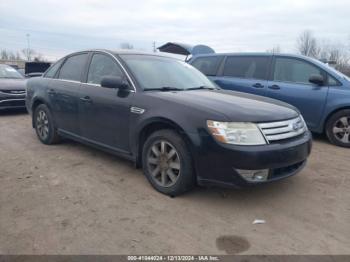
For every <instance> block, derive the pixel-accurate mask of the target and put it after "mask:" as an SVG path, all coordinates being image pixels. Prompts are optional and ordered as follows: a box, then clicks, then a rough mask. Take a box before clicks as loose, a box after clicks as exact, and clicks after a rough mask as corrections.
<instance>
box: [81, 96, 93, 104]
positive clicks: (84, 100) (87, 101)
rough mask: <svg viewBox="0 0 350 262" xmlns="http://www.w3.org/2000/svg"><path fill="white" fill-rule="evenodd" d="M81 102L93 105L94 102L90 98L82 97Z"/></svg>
mask: <svg viewBox="0 0 350 262" xmlns="http://www.w3.org/2000/svg"><path fill="white" fill-rule="evenodd" d="M80 100H81V101H83V102H84V103H92V100H91V98H90V97H89V96H85V97H81V98H80Z"/></svg>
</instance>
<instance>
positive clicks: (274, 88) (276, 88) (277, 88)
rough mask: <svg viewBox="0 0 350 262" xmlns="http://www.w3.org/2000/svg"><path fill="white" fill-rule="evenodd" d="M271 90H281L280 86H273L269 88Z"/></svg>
mask: <svg viewBox="0 0 350 262" xmlns="http://www.w3.org/2000/svg"><path fill="white" fill-rule="evenodd" d="M269 88H270V89H273V90H279V89H281V88H280V86H279V85H272V86H269Z"/></svg>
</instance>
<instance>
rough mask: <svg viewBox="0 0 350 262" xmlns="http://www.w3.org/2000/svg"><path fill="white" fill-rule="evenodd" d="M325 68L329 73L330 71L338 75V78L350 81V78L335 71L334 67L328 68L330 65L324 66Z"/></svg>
mask: <svg viewBox="0 0 350 262" xmlns="http://www.w3.org/2000/svg"><path fill="white" fill-rule="evenodd" d="M326 66H327V68H328V69H329V70H330V71H332V72H333V73H335V74H337V75H339V76H340V77H342V78H344V79H345V80H348V81H350V78H349V77H348V76H346V75H344V74H343V73H342V72H339V71H338V70H337V69H335V68H334V67H332V66H330V65H327V64H326Z"/></svg>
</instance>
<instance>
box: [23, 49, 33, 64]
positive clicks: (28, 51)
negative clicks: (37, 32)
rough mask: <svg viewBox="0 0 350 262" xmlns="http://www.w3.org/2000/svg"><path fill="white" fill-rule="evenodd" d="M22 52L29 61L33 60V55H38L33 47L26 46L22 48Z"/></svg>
mask: <svg viewBox="0 0 350 262" xmlns="http://www.w3.org/2000/svg"><path fill="white" fill-rule="evenodd" d="M22 54H23V55H24V57H25V58H26V60H27V61H31V60H32V57H33V56H34V55H36V52H35V51H34V50H33V49H30V48H24V49H22Z"/></svg>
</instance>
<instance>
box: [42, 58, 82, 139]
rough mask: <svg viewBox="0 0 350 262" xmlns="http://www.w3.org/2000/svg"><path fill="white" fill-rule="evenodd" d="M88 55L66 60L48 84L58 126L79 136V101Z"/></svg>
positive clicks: (52, 108) (51, 104)
mask: <svg viewBox="0 0 350 262" xmlns="http://www.w3.org/2000/svg"><path fill="white" fill-rule="evenodd" d="M87 59H88V53H78V54H73V55H71V56H69V57H67V58H66V59H65V61H64V62H63V65H62V66H61V68H60V70H59V72H58V76H57V77H56V78H52V79H51V80H50V82H49V84H48V89H47V93H48V97H49V101H50V102H49V104H50V106H51V110H52V113H53V115H54V117H55V121H56V125H57V127H58V128H59V129H60V130H61V131H65V132H68V133H72V134H76V135H79V133H80V131H79V122H78V113H79V110H78V100H79V88H80V85H81V78H82V76H83V72H84V70H85V67H86V63H87Z"/></svg>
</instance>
